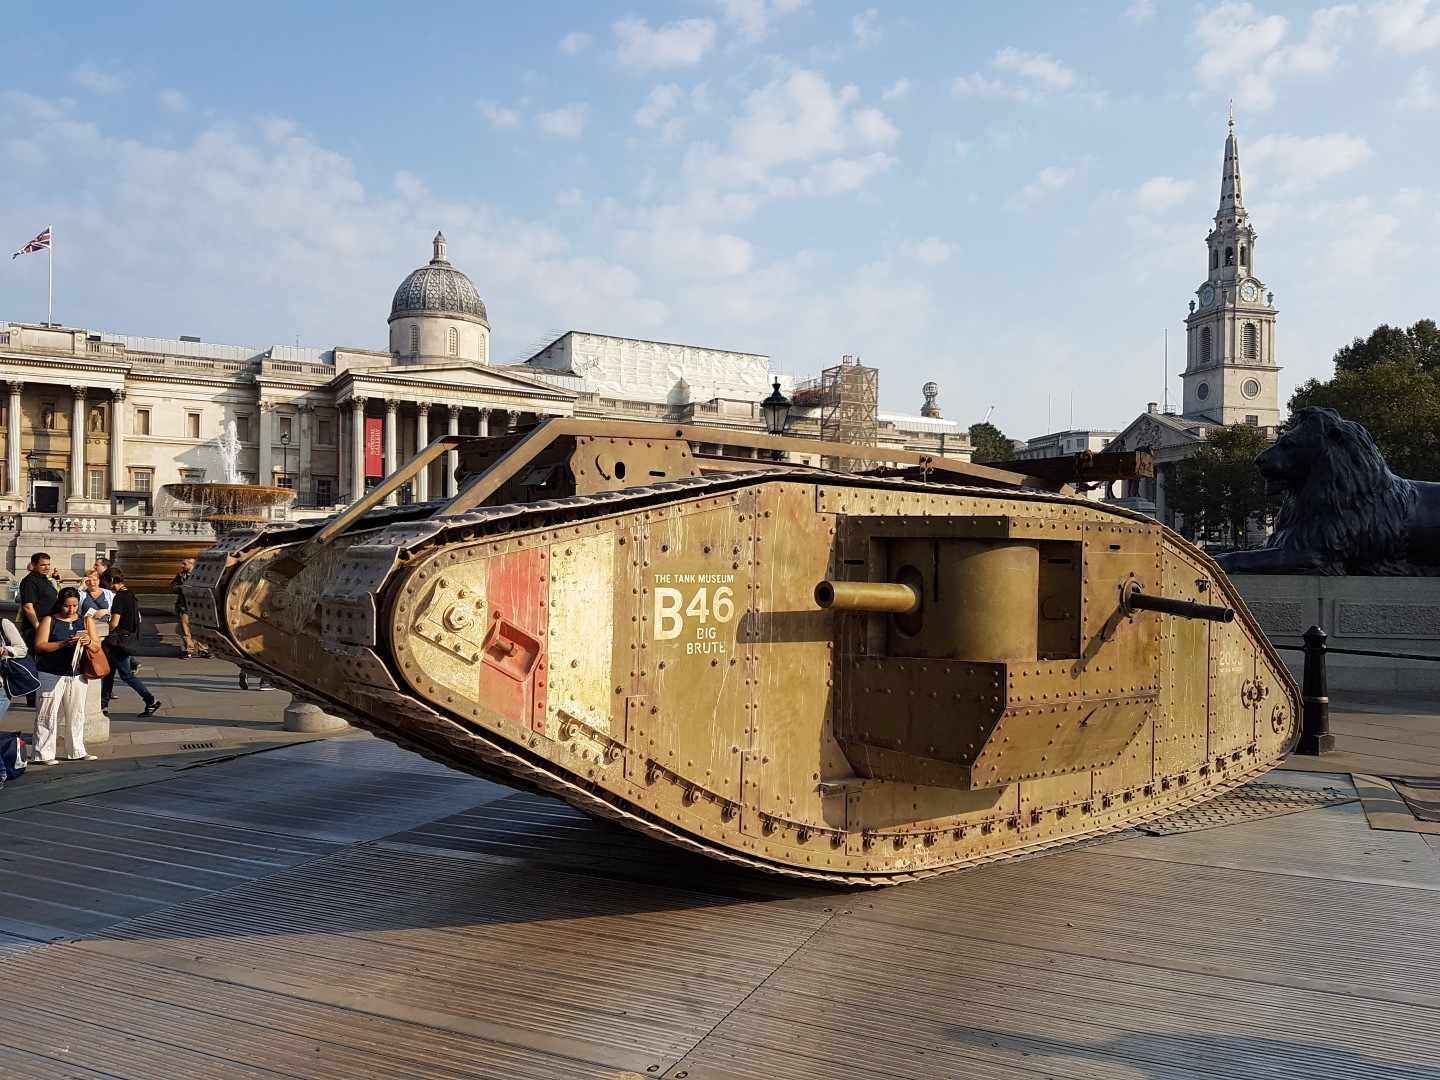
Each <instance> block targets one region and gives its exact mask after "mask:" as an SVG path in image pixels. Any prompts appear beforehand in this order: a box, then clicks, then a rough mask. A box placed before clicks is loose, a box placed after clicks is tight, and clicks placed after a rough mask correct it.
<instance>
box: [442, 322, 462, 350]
mask: <svg viewBox="0 0 1440 1080" xmlns="http://www.w3.org/2000/svg"><path fill="white" fill-rule="evenodd" d="M445 351H446V352H447V353H449V354H450V355H451V356H458V355H459V353H460V331H459V330H456V329H455V327H453V326H452V327H450V329H448V330H446V331H445Z"/></svg>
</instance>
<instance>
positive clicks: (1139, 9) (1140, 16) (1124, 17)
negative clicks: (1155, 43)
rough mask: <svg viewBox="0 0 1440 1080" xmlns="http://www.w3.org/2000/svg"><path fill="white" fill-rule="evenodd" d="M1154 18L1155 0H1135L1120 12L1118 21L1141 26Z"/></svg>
mask: <svg viewBox="0 0 1440 1080" xmlns="http://www.w3.org/2000/svg"><path fill="white" fill-rule="evenodd" d="M1153 18H1155V0H1135V2H1134V3H1132V4H1131V5H1130V6H1129V7H1128V8H1126V9H1125V10H1124V11H1123V12H1121V14H1120V21H1121V22H1123V23H1129V24H1130V25H1131V26H1143V25H1144V24H1145V23H1147V22H1149V21H1150V20H1151V19H1153Z"/></svg>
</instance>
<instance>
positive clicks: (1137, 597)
mask: <svg viewBox="0 0 1440 1080" xmlns="http://www.w3.org/2000/svg"><path fill="white" fill-rule="evenodd" d="M1124 606H1125V609H1126V611H1127V612H1129V611H1134V610H1140V611H1158V612H1160V613H1161V614H1162V615H1178V616H1180V618H1182V619H1207V620H1209V621H1210V622H1224V623H1228V622H1234V621H1235V609H1234V608H1230V607H1218V606H1216V605H1214V604H1197V603H1196V602H1195V601H1194V600H1172V599H1171V598H1170V597H1168V596H1150V595H1148V594H1146V593H1143V592H1140V591H1139V590H1138V589H1136V590H1135V591H1134V592H1130V593H1127V594H1126V595H1125V600H1124Z"/></svg>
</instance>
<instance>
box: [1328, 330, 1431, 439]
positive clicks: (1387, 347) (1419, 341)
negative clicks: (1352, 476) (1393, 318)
mask: <svg viewBox="0 0 1440 1080" xmlns="http://www.w3.org/2000/svg"><path fill="white" fill-rule="evenodd" d="M1405 361H1413V362H1414V363H1415V364H1417V365H1419V366H1420V367H1421V368H1423V369H1425V370H1426V371H1432V372H1433V371H1440V329H1437V328H1436V326H1435V320H1434V319H1421V320H1420V321H1419V322H1417V323H1416V324H1415V325H1414V326H1412V327H1410V329H1408V330H1401V329H1400V328H1399V327H1398V326H1389V325H1387V324H1385V323H1381V324H1380V325H1379V326H1377V327H1376V328H1375V329H1374V330H1373V331H1372V332H1371V334H1370V336H1369V337H1368V338H1365V339H1363V340H1362V339H1361V338H1356V339H1355V340H1354V341H1352V342H1351V343H1350V344H1349V345H1346V346H1345V347H1344V348H1342V349H1341V350H1340V351H1339V352H1337V353H1336V354H1335V373H1336V374H1337V375H1338V374H1340V373H1341V372H1346V371H1349V372H1357V373H1359V372H1366V371H1369V370H1370V369H1371V368H1373V367H1375V366H1376V365H1377V364H1394V363H1403V362H1405ZM1347 419H1354V418H1353V417H1347Z"/></svg>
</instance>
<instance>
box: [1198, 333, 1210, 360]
mask: <svg viewBox="0 0 1440 1080" xmlns="http://www.w3.org/2000/svg"><path fill="white" fill-rule="evenodd" d="M1210 353H1211V345H1210V327H1208V326H1202V327H1201V328H1200V362H1201V363H1202V364H1208V363H1209V362H1210Z"/></svg>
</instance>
